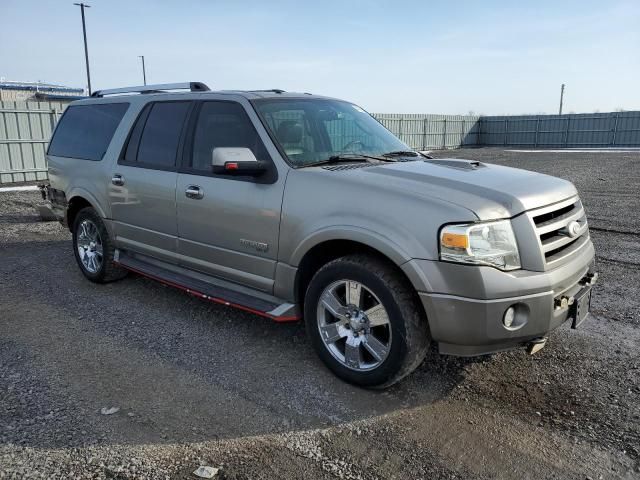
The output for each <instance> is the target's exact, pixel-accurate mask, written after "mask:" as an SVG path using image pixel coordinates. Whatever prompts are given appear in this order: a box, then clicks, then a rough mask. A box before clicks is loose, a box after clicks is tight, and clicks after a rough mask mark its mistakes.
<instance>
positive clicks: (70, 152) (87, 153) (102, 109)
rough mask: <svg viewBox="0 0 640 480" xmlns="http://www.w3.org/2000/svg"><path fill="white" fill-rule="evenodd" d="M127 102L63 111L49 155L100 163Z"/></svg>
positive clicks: (77, 107) (73, 107)
mask: <svg viewBox="0 0 640 480" xmlns="http://www.w3.org/2000/svg"><path fill="white" fill-rule="evenodd" d="M128 107H129V104H128V103H105V104H102V105H76V106H71V107H69V108H67V110H66V112H65V113H64V115H63V116H62V118H61V119H60V124H59V125H58V127H57V128H56V131H55V134H54V136H53V138H52V139H51V144H50V145H49V151H48V152H47V153H48V154H49V155H54V156H58V157H71V158H81V159H84V160H102V157H103V156H104V154H105V152H106V151H107V148H108V147H109V143H111V139H112V138H113V134H114V133H115V131H116V128H118V125H119V124H120V120H122V117H123V116H124V114H125V112H126V111H127V108H128Z"/></svg>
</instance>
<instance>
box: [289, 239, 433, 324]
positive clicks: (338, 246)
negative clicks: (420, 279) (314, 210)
mask: <svg viewBox="0 0 640 480" xmlns="http://www.w3.org/2000/svg"><path fill="white" fill-rule="evenodd" d="M345 237H346V236H344V235H334V236H323V237H321V238H320V239H319V240H317V241H315V242H307V243H306V245H307V247H308V248H307V249H306V250H305V251H304V253H302V254H301V255H300V257H299V259H297V269H296V277H295V284H294V295H295V299H296V301H297V302H298V303H299V304H300V305H303V303H304V296H305V293H306V290H307V287H308V285H309V282H310V281H311V278H312V277H313V275H315V273H316V272H317V271H318V270H319V269H320V268H322V266H323V265H326V264H327V263H329V262H330V261H332V260H335V259H336V258H340V257H344V256H345V255H350V254H354V253H364V254H367V255H370V256H372V257H375V258H378V259H380V260H382V261H384V262H385V263H387V264H389V265H390V266H392V267H393V269H394V270H395V271H396V272H397V273H398V275H399V276H400V277H402V278H403V279H404V280H405V281H406V282H407V284H408V285H410V286H411V287H412V288H413V289H414V291H415V285H414V284H413V282H412V281H411V278H410V277H409V276H408V275H407V273H406V272H405V271H404V270H403V269H402V267H401V265H402V264H404V263H406V262H407V261H408V260H409V258H407V256H406V254H405V253H404V252H403V251H402V250H401V249H399V248H393V246H392V244H390V243H389V242H385V241H384V240H381V239H380V237H378V238H376V237H375V236H373V235H366V234H365V235H362V234H361V235H353V232H351V233H350V235H349V238H345ZM303 245H304V244H303ZM303 245H301V246H300V247H299V248H298V249H297V250H296V252H297V253H298V254H300V250H301V248H302V246H303ZM416 296H417V293H416ZM419 304H420V305H421V308H422V303H421V302H419ZM423 312H424V310H423ZM424 314H425V315H426V312H424Z"/></svg>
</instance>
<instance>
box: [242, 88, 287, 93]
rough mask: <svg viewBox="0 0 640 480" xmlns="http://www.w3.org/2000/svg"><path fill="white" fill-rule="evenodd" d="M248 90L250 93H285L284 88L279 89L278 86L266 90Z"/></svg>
mask: <svg viewBox="0 0 640 480" xmlns="http://www.w3.org/2000/svg"><path fill="white" fill-rule="evenodd" d="M249 92H252V93H254V92H255V93H260V92H265V93H266V92H272V93H286V92H285V91H284V90H282V89H280V88H269V89H267V90H249Z"/></svg>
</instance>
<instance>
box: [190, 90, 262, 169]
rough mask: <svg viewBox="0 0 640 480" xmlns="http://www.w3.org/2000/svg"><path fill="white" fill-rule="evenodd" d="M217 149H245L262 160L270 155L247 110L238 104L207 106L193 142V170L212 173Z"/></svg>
mask: <svg viewBox="0 0 640 480" xmlns="http://www.w3.org/2000/svg"><path fill="white" fill-rule="evenodd" d="M217 147H245V148H248V149H250V150H251V151H252V152H253V154H254V155H255V156H256V158H257V159H258V160H268V159H269V154H268V153H267V150H266V148H265V146H264V144H263V143H262V140H261V139H260V136H259V135H258V132H256V130H255V128H253V125H252V124H251V120H250V119H249V117H248V116H247V114H246V112H245V111H244V108H242V106H241V105H240V104H239V103H234V102H205V103H204V104H203V105H202V109H201V110H200V114H199V116H198V123H197V124H196V129H195V133H194V138H193V156H192V161H191V167H192V168H195V169H197V170H204V171H207V172H210V171H211V154H212V152H213V149H214V148H217Z"/></svg>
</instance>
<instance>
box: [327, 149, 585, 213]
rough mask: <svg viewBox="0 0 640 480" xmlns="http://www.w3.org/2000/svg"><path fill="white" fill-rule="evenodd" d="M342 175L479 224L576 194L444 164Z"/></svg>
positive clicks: (454, 162)
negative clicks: (434, 202)
mask: <svg viewBox="0 0 640 480" xmlns="http://www.w3.org/2000/svg"><path fill="white" fill-rule="evenodd" d="M336 173H338V172H336ZM344 173H353V174H355V175H356V176H357V177H359V178H360V179H361V180H362V181H364V182H367V181H371V182H373V183H376V184H377V183H382V184H384V185H385V187H387V188H400V189H403V190H404V191H405V192H415V193H416V194H417V195H419V196H423V195H427V196H430V197H433V198H438V199H440V200H443V201H446V202H449V203H453V204H456V205H459V206H462V207H464V208H466V209H468V210H471V211H472V212H473V213H475V215H476V216H477V217H478V218H479V219H480V220H493V219H497V218H509V217H513V216H515V215H518V214H520V213H522V212H524V211H526V210H531V209H533V208H537V207H541V206H544V205H549V204H552V203H555V202H559V201H561V200H564V199H566V198H569V197H572V196H574V195H576V194H577V191H576V188H575V187H574V186H573V184H572V183H571V182H568V181H566V180H562V179H560V178H557V177H552V176H549V175H544V174H541V173H535V172H531V171H528V170H521V169H517V168H511V167H504V166H500V165H492V164H488V163H479V162H474V161H470V160H460V159H449V158H447V159H433V160H426V161H410V162H398V163H394V164H385V165H380V166H374V167H367V168H359V169H357V170H352V171H350V172H344ZM380 181H381V182H380Z"/></svg>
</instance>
